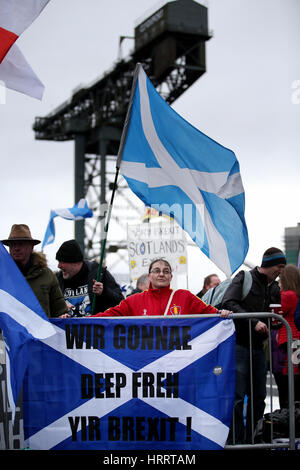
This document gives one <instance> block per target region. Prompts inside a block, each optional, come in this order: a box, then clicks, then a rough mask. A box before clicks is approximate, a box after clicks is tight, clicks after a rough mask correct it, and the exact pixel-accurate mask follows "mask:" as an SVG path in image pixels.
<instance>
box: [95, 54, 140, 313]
mask: <svg viewBox="0 0 300 470" xmlns="http://www.w3.org/2000/svg"><path fill="white" fill-rule="evenodd" d="M140 66H141V64H139V63H138V64H136V67H135V71H134V76H133V81H132V87H131V95H130V100H129V105H128V110H127V114H126V118H125V122H124V126H123V131H122V135H121V140H120V145H119V151H118V157H117V162H116V174H115V180H114V184H113V189H112V195H111V199H110V204H109V206H108V211H107V217H106V222H105V226H104V238H103V241H102V245H101V253H100V261H99V266H98V271H97V277H96V281H97V282H99V281H101V275H102V266H103V260H104V253H105V247H106V241H107V233H108V228H109V222H110V218H111V213H112V206H113V201H114V197H115V192H116V189H117V181H118V176H119V171H120V166H121V161H122V157H123V150H124V147H125V142H126V137H127V133H128V128H129V121H130V116H131V109H132V103H133V96H134V92H135V87H136V84H137V79H138V73H139V69H140ZM95 306H96V294H94V296H93V305H92V315H94V313H95Z"/></svg>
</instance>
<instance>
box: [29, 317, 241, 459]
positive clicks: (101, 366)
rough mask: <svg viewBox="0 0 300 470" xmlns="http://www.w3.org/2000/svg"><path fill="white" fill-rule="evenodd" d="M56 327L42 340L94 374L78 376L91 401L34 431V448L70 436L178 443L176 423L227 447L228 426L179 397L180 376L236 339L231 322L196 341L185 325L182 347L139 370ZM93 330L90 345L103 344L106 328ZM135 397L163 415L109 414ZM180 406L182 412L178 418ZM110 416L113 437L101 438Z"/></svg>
mask: <svg viewBox="0 0 300 470" xmlns="http://www.w3.org/2000/svg"><path fill="white" fill-rule="evenodd" d="M53 326H54V328H55V330H56V334H55V335H53V336H52V337H49V338H47V339H45V340H43V343H45V344H46V345H47V346H49V347H50V348H52V349H54V350H56V351H58V352H59V353H61V354H63V355H65V356H66V357H68V358H70V359H72V360H73V361H75V362H77V363H79V364H80V365H82V366H84V367H85V368H86V369H88V370H89V373H86V374H81V376H80V377H79V378H78V380H80V381H81V393H82V399H83V400H87V401H85V402H84V403H82V404H80V406H78V407H77V408H75V409H73V410H70V411H68V412H67V413H66V414H65V415H64V416H61V417H60V418H59V419H56V420H55V421H54V422H52V423H50V424H49V425H48V426H46V427H44V428H43V429H41V430H40V431H38V432H36V433H35V434H34V435H32V436H31V437H30V438H29V447H30V448H32V449H45V450H46V449H52V448H54V447H55V446H57V445H58V444H59V443H60V442H62V441H64V440H66V439H68V438H69V437H71V438H72V440H73V441H77V440H81V441H96V440H100V439H107V438H108V440H111V441H120V440H122V441H152V440H157V441H176V425H177V423H181V424H183V425H184V426H185V427H186V440H187V441H188V440H191V431H192V430H194V431H195V432H197V433H199V434H201V435H203V436H205V437H206V438H207V439H210V440H211V441H213V442H215V443H217V444H218V445H219V446H221V447H222V446H224V444H225V441H226V438H227V435H228V427H227V426H226V425H224V424H223V423H222V422H221V421H219V420H218V419H217V418H215V417H214V416H212V415H210V414H208V413H207V412H205V411H203V410H201V409H200V408H198V407H196V406H194V405H193V404H191V403H188V402H187V401H185V400H184V399H182V398H181V397H179V392H178V391H179V387H180V381H179V375H178V374H179V372H180V371H181V370H182V369H184V368H186V367H188V366H189V365H191V364H192V363H194V362H195V361H197V360H199V359H200V358H201V357H203V356H205V355H206V354H208V353H209V352H210V351H212V350H213V349H214V348H215V347H216V345H219V344H221V343H222V342H224V341H226V340H227V339H228V338H229V337H231V336H232V335H233V333H234V324H233V321H232V320H224V321H220V322H218V323H217V324H214V325H213V326H212V327H210V328H209V329H207V330H205V331H204V332H203V333H202V334H200V335H199V336H197V337H195V338H193V339H190V337H189V327H182V330H180V332H181V336H180V338H181V339H180V341H181V343H178V347H177V349H174V350H171V351H170V352H167V353H166V354H165V355H163V356H160V357H158V358H157V359H155V360H153V361H152V362H151V363H148V364H146V365H145V366H144V367H142V368H140V369H139V370H133V369H131V368H130V367H127V366H126V365H124V364H123V363H121V362H119V361H117V360H115V359H113V358H112V357H110V356H108V355H107V354H105V353H104V352H102V351H101V350H98V349H93V348H92V347H90V348H88V347H85V345H84V344H83V342H81V341H79V342H77V341H76V340H75V339H74V341H73V340H71V339H70V336H69V339H68V340H67V337H68V333H67V332H66V331H64V330H63V329H61V328H59V327H58V326H57V325H55V324H53ZM76 326H77V325H76ZM80 326H82V325H80ZM86 326H88V325H86ZM99 326H102V325H99ZM141 327H142V326H140V328H141ZM115 328H117V325H116V327H115ZM167 328H168V329H169V327H167ZM184 328H185V329H184ZM115 332H116V330H115ZM128 332H129V327H128ZM94 333H95V335H96V336H95V337H96V340H92V339H91V338H90V337H88V338H86V339H88V340H89V341H90V344H95V345H96V344H98V346H99V345H100V346H101V345H102V346H103V345H104V343H105V329H103V326H102V329H101V330H100V329H97V330H95V332H94ZM156 333H157V334H158V331H157V332H156ZM69 334H70V331H69ZM82 334H83V333H82ZM175 336H176V335H175ZM177 338H178V336H177ZM95 341H96V342H95ZM187 341H188V342H187ZM150 344H152V343H150ZM162 344H164V338H161V339H160V342H159V343H156V342H154V343H153V344H152V346H153V348H156V347H157V346H158V345H162ZM165 344H167V343H165ZM66 346H68V347H66ZM159 349H162V348H159ZM184 349H185V351H184V353H183V350H184ZM103 398H105V399H103ZM133 398H139V399H140V400H141V401H142V402H144V403H146V404H148V405H150V406H151V407H152V408H154V409H157V410H159V411H160V412H161V413H162V416H160V415H159V416H157V417H156V416H153V417H151V416H148V417H147V416H139V415H138V414H137V416H134V417H131V416H122V417H120V416H118V414H117V413H116V416H108V415H110V413H112V412H113V411H114V410H116V409H117V408H119V407H121V406H122V405H123V404H125V403H127V402H128V401H130V400H132V399H133ZM175 410H176V412H177V413H180V416H174V411H175ZM105 416H106V418H107V420H108V436H105V437H102V429H101V420H102V418H103V417H105ZM107 416H108V417H107ZM165 416H167V417H165Z"/></svg>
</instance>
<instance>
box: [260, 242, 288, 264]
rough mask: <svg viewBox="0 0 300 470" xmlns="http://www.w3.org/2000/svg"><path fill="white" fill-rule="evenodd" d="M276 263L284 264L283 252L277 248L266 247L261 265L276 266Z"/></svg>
mask: <svg viewBox="0 0 300 470" xmlns="http://www.w3.org/2000/svg"><path fill="white" fill-rule="evenodd" d="M277 264H286V257H285V254H284V253H283V252H282V251H281V250H279V248H275V247H272V248H268V250H266V251H265V252H264V254H263V258H262V262H261V267H262V268H269V267H270V266H276V265H277Z"/></svg>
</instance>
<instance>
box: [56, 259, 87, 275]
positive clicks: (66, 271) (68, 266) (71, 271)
mask: <svg viewBox="0 0 300 470" xmlns="http://www.w3.org/2000/svg"><path fill="white" fill-rule="evenodd" d="M81 266H82V263H81V262H80V263H79V262H78V263H65V262H64V261H59V263H58V267H59V269H60V270H61V272H62V275H63V278H64V279H71V278H72V277H73V276H75V274H77V273H78V272H79V271H80V269H81Z"/></svg>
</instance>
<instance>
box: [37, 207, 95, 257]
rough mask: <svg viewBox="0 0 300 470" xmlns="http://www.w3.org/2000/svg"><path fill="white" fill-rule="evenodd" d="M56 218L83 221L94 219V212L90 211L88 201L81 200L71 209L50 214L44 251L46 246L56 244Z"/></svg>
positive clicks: (53, 211)
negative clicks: (89, 218)
mask: <svg viewBox="0 0 300 470" xmlns="http://www.w3.org/2000/svg"><path fill="white" fill-rule="evenodd" d="M55 217H62V218H63V219H68V220H82V219H86V218H88V217H93V211H92V210H91V209H89V207H88V204H87V201H86V200H85V199H80V201H79V202H77V204H75V206H74V207H71V208H70V209H54V210H52V211H51V212H50V220H49V222H48V226H47V228H46V232H45V236H44V240H43V243H42V250H43V248H44V247H45V246H46V245H49V244H50V243H53V242H54V239H55V226H54V219H55Z"/></svg>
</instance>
